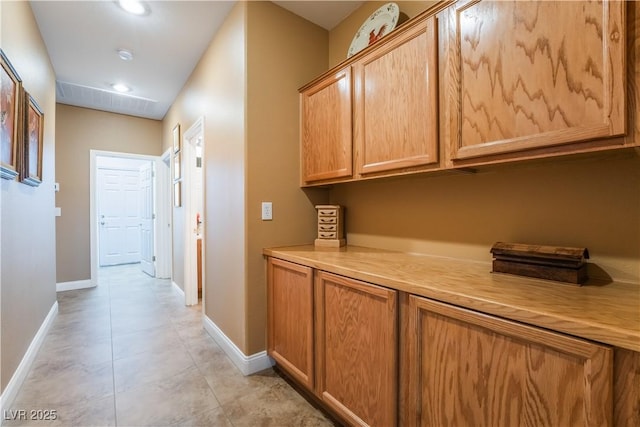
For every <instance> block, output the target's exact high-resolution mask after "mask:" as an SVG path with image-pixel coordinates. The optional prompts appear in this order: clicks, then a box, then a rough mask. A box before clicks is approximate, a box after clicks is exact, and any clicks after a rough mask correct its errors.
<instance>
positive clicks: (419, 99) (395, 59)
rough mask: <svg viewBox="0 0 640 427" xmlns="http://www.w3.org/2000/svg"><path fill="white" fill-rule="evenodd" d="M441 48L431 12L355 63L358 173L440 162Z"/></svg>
mask: <svg viewBox="0 0 640 427" xmlns="http://www.w3.org/2000/svg"><path fill="white" fill-rule="evenodd" d="M408 25H410V24H408ZM437 51H438V46H437V41H436V19H435V16H430V17H428V18H427V19H424V20H420V21H417V22H416V23H415V24H414V25H410V27H409V28H407V29H405V30H404V31H403V32H402V34H401V35H399V36H398V37H397V38H395V39H394V40H392V41H390V42H389V43H387V44H385V45H383V46H381V47H380V48H379V49H373V50H371V52H370V53H368V54H367V55H366V56H364V57H362V58H360V59H359V60H358V61H357V62H355V63H354V64H353V79H354V108H353V116H354V127H355V132H354V145H355V163H356V174H357V175H367V174H371V173H376V172H382V171H389V170H397V169H402V168H413V167H417V166H423V165H429V164H434V163H438V133H437V132H438V113H437V100H438V97H437V90H438V86H437V82H438V78H437V77H438V66H437V64H438V52H437Z"/></svg>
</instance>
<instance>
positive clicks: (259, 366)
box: [202, 314, 273, 376]
mask: <svg viewBox="0 0 640 427" xmlns="http://www.w3.org/2000/svg"><path fill="white" fill-rule="evenodd" d="M202 325H203V326H204V329H205V330H206V331H207V332H208V333H209V335H211V337H212V338H213V339H214V341H215V342H217V343H218V345H219V346H220V347H221V348H222V350H223V351H224V352H225V353H226V354H227V356H229V358H230V359H231V361H232V362H233V364H234V365H236V367H237V368H238V369H239V370H240V372H242V374H243V375H245V376H246V375H251V374H255V373H256V372H260V371H263V370H265V369H267V368H270V367H272V366H273V361H272V360H271V358H270V357H269V356H268V355H267V352H266V351H261V352H260V353H256V354H252V355H251V356H246V355H245V354H244V353H243V352H242V351H241V350H240V349H239V348H238V346H236V345H235V344H234V343H233V341H231V340H230V339H229V338H228V337H227V336H226V335H225V334H224V332H222V330H221V329H220V328H219V327H218V326H217V325H216V324H215V323H213V321H212V320H211V319H209V318H208V317H207V316H206V315H204V314H203V315H202Z"/></svg>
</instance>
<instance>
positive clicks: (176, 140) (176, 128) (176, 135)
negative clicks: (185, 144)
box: [173, 123, 181, 153]
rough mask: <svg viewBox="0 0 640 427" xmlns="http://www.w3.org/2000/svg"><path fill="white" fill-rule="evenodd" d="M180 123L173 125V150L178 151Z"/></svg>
mask: <svg viewBox="0 0 640 427" xmlns="http://www.w3.org/2000/svg"><path fill="white" fill-rule="evenodd" d="M180 143H181V141H180V123H178V124H177V125H175V126H174V127H173V152H174V153H177V152H178V151H180Z"/></svg>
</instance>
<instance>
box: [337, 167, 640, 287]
mask: <svg viewBox="0 0 640 427" xmlns="http://www.w3.org/2000/svg"><path fill="white" fill-rule="evenodd" d="M331 201H332V202H333V203H339V204H343V205H344V206H346V208H347V210H346V212H347V217H346V223H347V224H348V225H347V227H348V230H347V241H348V243H349V244H354V245H361V246H370V247H379V248H385V249H392V250H399V251H405V252H416V253H427V254H434V255H442V256H447V257H455V258H464V259H471V260H477V261H486V262H490V261H491V254H490V253H489V250H490V248H491V246H492V245H493V244H494V243H495V242H497V241H505V242H518V243H533V244H547V245H559V246H576V247H586V248H588V249H589V252H590V254H591V260H590V261H591V262H592V263H594V264H596V265H597V266H598V267H600V268H601V269H603V270H604V271H605V272H606V273H607V274H608V275H609V276H611V277H613V278H614V279H618V280H625V281H632V282H639V281H640V159H639V158H638V157H636V156H625V157H622V158H621V157H620V156H619V155H613V156H599V157H598V158H597V159H593V160H574V161H561V160H557V161H554V162H546V163H543V164H530V165H512V166H509V167H502V168H496V169H492V170H488V171H480V172H479V173H477V174H468V175H463V174H460V175H446V176H436V177H429V176H428V175H426V176H422V177H421V176H413V177H408V178H404V179H397V180H388V181H384V180H382V181H380V180H378V181H369V182H366V183H364V182H363V183H359V184H356V183H354V184H348V185H336V186H335V187H334V189H333V190H332V192H331ZM590 274H599V275H602V273H601V272H599V271H596V269H592V270H591V271H590Z"/></svg>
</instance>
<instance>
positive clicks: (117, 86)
mask: <svg viewBox="0 0 640 427" xmlns="http://www.w3.org/2000/svg"><path fill="white" fill-rule="evenodd" d="M111 87H112V88H113V89H114V90H115V91H116V92H121V93H125V92H131V88H130V87H129V86H127V85H126V84H123V83H114V84H112V85H111Z"/></svg>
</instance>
